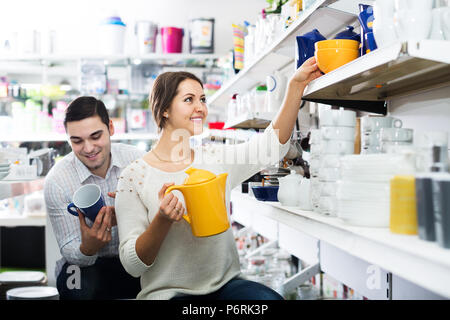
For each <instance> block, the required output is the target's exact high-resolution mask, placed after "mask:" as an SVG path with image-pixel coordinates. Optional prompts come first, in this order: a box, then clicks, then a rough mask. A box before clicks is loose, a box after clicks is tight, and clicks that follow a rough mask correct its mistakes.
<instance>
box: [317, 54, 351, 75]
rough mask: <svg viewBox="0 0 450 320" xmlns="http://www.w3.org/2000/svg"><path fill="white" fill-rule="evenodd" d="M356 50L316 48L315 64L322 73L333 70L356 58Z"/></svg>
mask: <svg viewBox="0 0 450 320" xmlns="http://www.w3.org/2000/svg"><path fill="white" fill-rule="evenodd" d="M358 55H359V51H358V50H349V49H341V48H336V49H319V50H316V52H315V53H314V56H315V57H316V62H317V66H318V67H319V69H320V71H322V72H323V73H328V72H330V71H333V70H335V69H337V68H339V67H340V66H343V65H344V64H346V63H349V62H350V61H352V60H355V59H356V58H358Z"/></svg>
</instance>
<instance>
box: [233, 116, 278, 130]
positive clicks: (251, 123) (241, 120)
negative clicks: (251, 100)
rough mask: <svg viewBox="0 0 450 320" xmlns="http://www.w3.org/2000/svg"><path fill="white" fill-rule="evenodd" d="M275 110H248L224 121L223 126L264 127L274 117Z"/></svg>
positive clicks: (241, 127) (237, 127)
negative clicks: (230, 119)
mask: <svg viewBox="0 0 450 320" xmlns="http://www.w3.org/2000/svg"><path fill="white" fill-rule="evenodd" d="M275 115H276V112H254V113H252V112H249V113H245V114H242V115H240V116H239V117H237V118H235V119H233V120H232V121H227V122H226V123H225V128H236V129H249V128H254V129H265V128H266V127H267V126H268V125H269V123H270V121H271V120H272V119H273V118H274V117H275Z"/></svg>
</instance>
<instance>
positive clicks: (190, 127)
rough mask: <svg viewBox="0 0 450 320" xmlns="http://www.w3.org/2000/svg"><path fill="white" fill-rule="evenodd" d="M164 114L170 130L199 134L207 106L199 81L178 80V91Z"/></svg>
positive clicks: (206, 113) (206, 112) (204, 119)
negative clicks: (182, 130)
mask: <svg viewBox="0 0 450 320" xmlns="http://www.w3.org/2000/svg"><path fill="white" fill-rule="evenodd" d="M164 115H165V116H167V122H166V126H168V127H169V128H171V129H172V130H175V129H185V130H187V131H188V132H189V134H190V135H191V136H192V135H197V134H201V133H202V130H203V124H204V123H205V121H206V117H207V116H208V108H207V107H206V97H205V93H204V92H203V88H202V86H201V85H200V83H198V82H197V81H195V80H192V79H186V80H183V81H182V82H180V84H179V85H178V93H177V95H176V96H175V97H174V98H173V100H172V104H171V106H170V108H169V109H168V110H167V112H166V113H165V114H164Z"/></svg>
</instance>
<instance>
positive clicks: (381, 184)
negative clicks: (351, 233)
mask: <svg viewBox="0 0 450 320" xmlns="http://www.w3.org/2000/svg"><path fill="white" fill-rule="evenodd" d="M414 164H415V158H413V157H411V156H410V155H408V154H368V155H347V156H343V157H341V159H340V169H341V173H340V180H339V181H338V183H337V189H336V199H337V204H336V206H337V216H338V217H339V218H341V219H342V220H343V221H345V222H346V223H348V224H352V225H357V226H368V227H388V226H389V216H390V180H391V178H392V177H393V176H395V175H398V174H412V173H413V172H414V169H415V166H414Z"/></svg>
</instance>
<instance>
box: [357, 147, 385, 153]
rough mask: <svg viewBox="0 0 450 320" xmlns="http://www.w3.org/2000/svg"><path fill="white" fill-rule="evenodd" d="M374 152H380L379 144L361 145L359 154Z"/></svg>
mask: <svg viewBox="0 0 450 320" xmlns="http://www.w3.org/2000/svg"><path fill="white" fill-rule="evenodd" d="M375 153H381V147H380V146H379V145H375V146H372V145H370V146H362V147H361V154H375Z"/></svg>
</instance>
